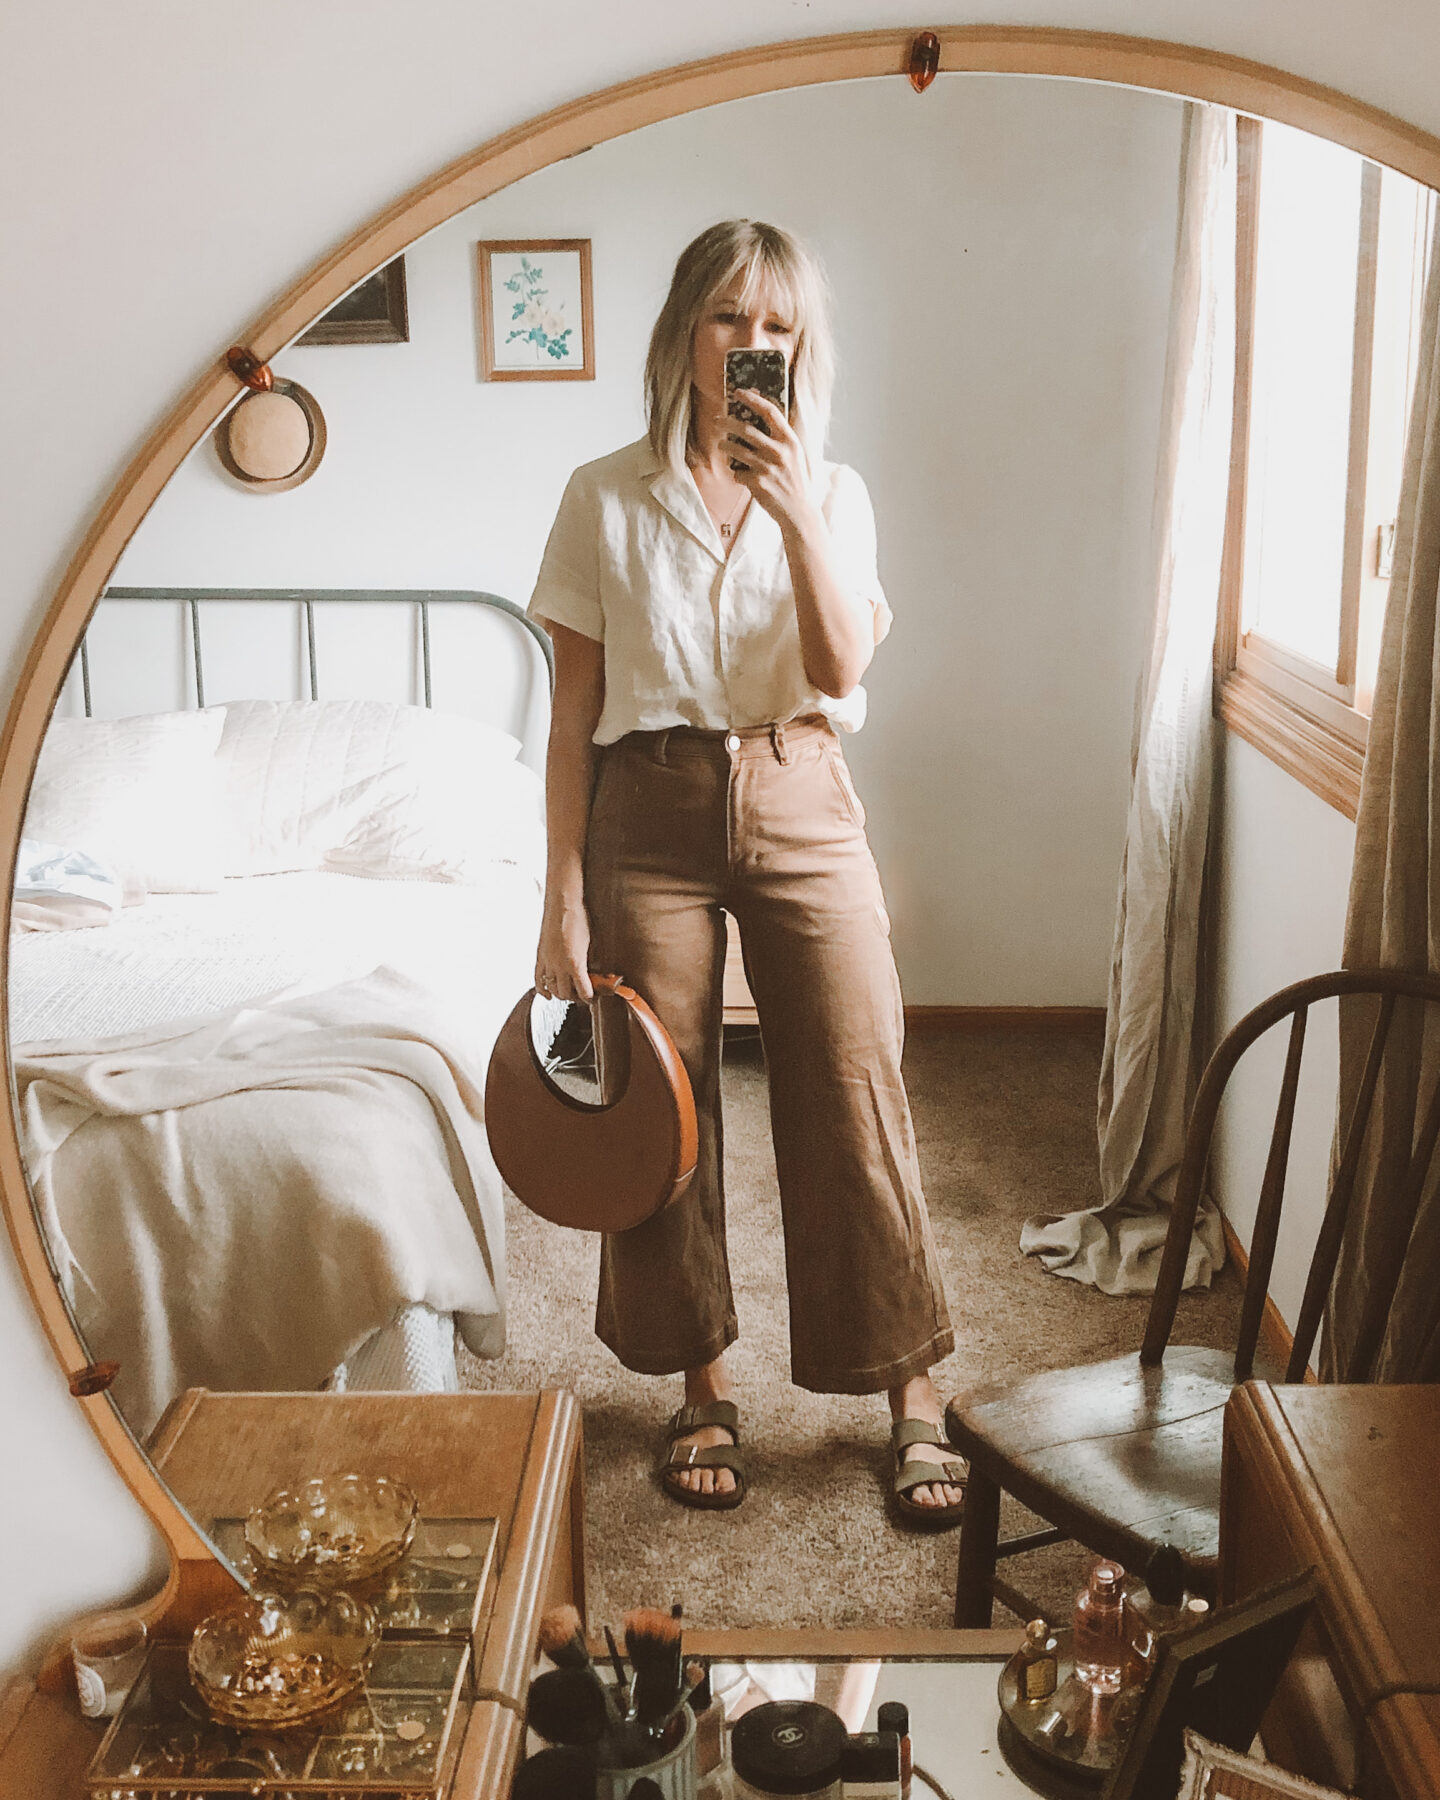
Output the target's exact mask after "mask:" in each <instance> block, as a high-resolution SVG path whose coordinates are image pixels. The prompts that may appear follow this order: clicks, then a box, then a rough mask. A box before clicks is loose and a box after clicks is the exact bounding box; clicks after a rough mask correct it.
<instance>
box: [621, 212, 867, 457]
mask: <svg viewBox="0 0 1440 1800" xmlns="http://www.w3.org/2000/svg"><path fill="white" fill-rule="evenodd" d="M721 299H729V300H732V301H733V302H734V303H735V305H736V307H737V309H742V310H744V311H745V312H747V313H749V312H755V311H758V310H759V309H760V307H761V306H762V305H763V306H765V307H766V308H769V309H771V310H773V312H774V313H775V315H776V317H777V318H782V319H783V320H784V322H785V324H786V326H787V327H788V329H789V331H790V333H791V334H792V344H791V358H790V419H791V423H792V424H793V425H794V427H795V429H796V431H797V433H798V434H799V436H800V438H801V440H802V442H803V443H804V445H805V449H806V454H807V455H808V456H809V458H810V459H811V461H812V463H813V462H814V461H816V460H817V459H818V458H819V457H820V456H821V455H822V454H823V451H824V444H825V432H826V427H827V426H828V424H829V418H830V394H831V389H832V386H833V384H834V379H835V366H834V351H833V346H832V343H831V337H830V319H829V310H830V308H829V292H828V289H827V286H826V282H825V275H824V271H823V270H822V269H821V267H820V265H819V263H818V262H817V260H816V258H815V257H814V255H813V254H812V253H811V252H810V251H809V250H808V249H807V248H806V247H805V245H804V244H803V243H802V242H801V241H800V239H799V238H796V237H794V236H792V235H791V233H790V232H788V231H785V230H783V229H781V227H779V226H777V225H766V224H762V223H761V222H760V221H759V220H757V219H722V220H721V221H720V223H719V224H717V225H712V226H710V228H709V229H708V230H707V231H702V232H701V233H700V235H699V237H697V238H696V239H694V241H693V242H692V243H690V244H687V245H686V247H685V249H684V250H682V251H681V253H680V259H679V261H678V262H677V263H676V265H675V273H674V275H673V276H672V277H671V281H670V292H669V293H668V294H667V295H666V297H665V304H664V305H663V306H662V307H661V309H660V316H659V318H657V319H656V321H655V328H654V330H653V331H652V332H651V334H650V349H649V352H648V354H647V355H646V358H645V415H646V423H647V425H648V427H649V437H650V442H651V444H652V445H653V447H654V449H655V451H656V452H657V454H658V455H660V456H661V457H662V458H663V459H664V460H665V461H667V462H668V463H669V464H670V466H671V467H672V468H674V469H683V468H684V466H685V454H686V450H687V447H688V445H689V442H690V417H691V387H690V357H691V345H692V341H693V338H694V334H695V330H696V327H697V326H698V324H699V323H700V320H701V319H702V318H703V317H704V316H705V314H706V313H707V312H708V311H709V310H710V309H711V308H712V307H714V306H715V304H716V302H717V301H720V300H721Z"/></svg>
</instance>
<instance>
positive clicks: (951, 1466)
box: [890, 1419, 969, 1531]
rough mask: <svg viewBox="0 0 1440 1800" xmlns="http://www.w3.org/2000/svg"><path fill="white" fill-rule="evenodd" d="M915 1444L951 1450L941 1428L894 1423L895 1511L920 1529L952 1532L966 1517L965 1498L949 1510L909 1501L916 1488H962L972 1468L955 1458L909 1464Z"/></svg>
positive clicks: (922, 1423)
mask: <svg viewBox="0 0 1440 1800" xmlns="http://www.w3.org/2000/svg"><path fill="white" fill-rule="evenodd" d="M912 1444H929V1445H932V1446H933V1447H934V1448H935V1449H937V1450H948V1449H949V1445H948V1444H947V1443H946V1442H945V1439H944V1437H943V1436H942V1435H941V1431H940V1427H939V1426H938V1425H932V1424H931V1423H930V1421H929V1420H928V1419H897V1420H896V1421H895V1423H894V1424H893V1425H892V1426H891V1427H890V1457H891V1463H892V1466H893V1469H894V1482H893V1486H892V1492H893V1494H894V1496H895V1505H896V1508H897V1509H898V1510H899V1511H900V1512H901V1513H903V1515H904V1516H905V1517H906V1518H907V1519H910V1520H913V1522H914V1523H915V1524H917V1525H924V1526H927V1527H928V1528H929V1529H930V1530H931V1531H949V1530H950V1529H951V1528H952V1527H953V1526H956V1525H958V1524H959V1523H960V1520H961V1517H962V1516H963V1514H964V1511H965V1497H964V1495H963V1494H962V1495H961V1497H960V1498H959V1499H958V1500H955V1501H952V1502H951V1503H950V1504H949V1505H948V1506H922V1505H921V1504H920V1502H919V1501H918V1500H912V1499H911V1498H910V1491H911V1489H912V1488H917V1487H941V1486H943V1487H958V1488H963V1487H964V1485H965V1481H966V1477H967V1476H968V1475H969V1468H968V1467H967V1465H966V1464H965V1462H964V1461H963V1460H961V1459H960V1458H958V1457H956V1456H953V1455H951V1456H947V1457H945V1458H943V1459H942V1460H941V1461H939V1462H928V1461H924V1462H922V1461H921V1460H920V1459H919V1458H918V1457H916V1458H914V1459H912V1460H911V1461H909V1462H907V1461H906V1460H905V1452H906V1451H907V1450H908V1449H909V1448H910V1446H911V1445H912Z"/></svg>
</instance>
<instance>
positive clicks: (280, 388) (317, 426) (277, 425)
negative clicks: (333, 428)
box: [215, 370, 325, 493]
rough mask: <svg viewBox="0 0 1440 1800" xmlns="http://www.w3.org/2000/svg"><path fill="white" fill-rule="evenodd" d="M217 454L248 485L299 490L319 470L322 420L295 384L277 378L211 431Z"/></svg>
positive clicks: (309, 396)
mask: <svg viewBox="0 0 1440 1800" xmlns="http://www.w3.org/2000/svg"><path fill="white" fill-rule="evenodd" d="M266 373H267V374H268V373H269V371H268V370H267V371H266ZM215 450H216V453H217V454H218V456H219V458H220V461H221V462H222V463H223V464H224V465H225V467H226V469H227V470H228V471H229V473H230V474H231V475H233V476H234V477H235V479H236V480H237V481H240V482H243V483H244V485H245V486H246V487H249V488H259V489H263V490H265V491H266V492H267V493H281V492H283V491H284V490H285V489H286V488H293V487H299V485H300V483H301V482H302V481H308V480H309V479H310V477H311V476H312V475H313V474H314V473H315V471H316V469H317V468H319V466H320V458H321V457H322V456H323V455H324V454H325V416H324V414H323V413H322V412H321V411H320V408H319V406H318V404H317V403H316V400H315V397H314V395H313V394H311V393H309V392H308V391H307V390H306V389H305V388H303V387H301V386H300V384H299V382H297V381H284V380H282V379H281V378H280V377H279V376H278V375H275V376H272V377H271V379H270V384H269V386H268V387H257V388H256V389H255V390H254V391H253V392H252V393H249V394H247V395H246V396H245V398H244V399H243V400H241V402H240V404H239V405H238V406H234V407H232V408H231V409H230V411H229V412H228V413H226V415H225V417H224V418H223V419H222V420H221V421H220V423H219V424H218V425H217V426H216V427H215Z"/></svg>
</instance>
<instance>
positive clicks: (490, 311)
mask: <svg viewBox="0 0 1440 1800" xmlns="http://www.w3.org/2000/svg"><path fill="white" fill-rule="evenodd" d="M475 252H476V256H477V258H478V269H479V289H478V293H479V309H480V374H481V379H482V380H484V381H593V380H594V379H595V324H594V314H595V309H594V304H593V301H592V298H591V281H590V239H589V238H492V239H488V240H486V241H485V242H482V243H478V244H477V245H476V246H475ZM556 254H561V255H566V256H572V255H573V256H576V257H578V258H579V268H578V278H577V280H576V282H575V286H574V290H573V291H574V293H575V294H576V296H577V298H578V302H579V308H580V320H579V333H580V360H579V361H578V362H577V361H575V360H574V349H573V345H572V346H569V347H567V350H566V354H565V357H564V359H563V362H562V360H561V358H559V357H557V356H555V355H554V353H553V351H551V350H548V349H547V346H546V340H545V336H544V332H543V329H542V328H541V327H539V326H538V325H537V326H536V327H535V329H536V330H537V331H538V332H539V333H540V335H539V337H538V339H537V341H536V348H535V349H534V351H532V352H531V354H533V355H534V356H535V357H536V361H535V363H534V364H533V366H532V365H530V364H526V365H524V366H522V365H521V364H520V363H519V360H518V358H516V357H515V356H514V355H513V354H511V355H508V356H507V354H506V346H505V343H504V341H503V340H502V341H500V342H498V343H497V331H496V324H495V310H496V306H497V303H498V302H499V299H500V296H499V295H498V294H497V292H496V288H495V270H494V267H493V263H494V259H495V258H496V257H497V256H507V257H518V258H520V259H521V260H522V263H524V262H526V261H527V260H528V259H529V258H530V257H532V256H533V257H535V258H536V259H537V261H538V260H539V259H541V258H544V257H546V256H555V255H556ZM544 294H545V290H544V289H543V288H541V287H539V286H538V285H537V286H536V287H535V289H534V295H535V298H536V299H537V300H543V298H544ZM526 298H527V296H526V295H525V294H523V293H520V292H519V291H518V290H517V292H516V293H515V295H514V297H513V299H512V300H511V301H509V302H507V303H506V304H507V306H509V307H510V309H511V310H513V311H514V312H515V314H516V321H517V324H518V323H519V313H520V308H521V306H522V305H523V304H524V303H525V300H526ZM575 329H576V327H575V326H574V325H573V324H571V325H570V326H569V327H568V329H567V332H566V335H567V336H569V335H570V333H571V332H573V331H574V330H575ZM547 353H548V354H550V355H551V356H552V364H551V366H549V367H546V366H545V365H544V364H542V363H541V362H540V361H539V360H538V359H539V357H540V356H541V355H544V354H547Z"/></svg>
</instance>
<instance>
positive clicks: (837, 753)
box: [825, 744, 865, 831]
mask: <svg viewBox="0 0 1440 1800" xmlns="http://www.w3.org/2000/svg"><path fill="white" fill-rule="evenodd" d="M825 760H826V762H827V763H828V764H829V765H830V773H831V775H832V777H833V778H834V781H835V785H836V787H837V788H839V790H840V798H841V799H842V800H843V801H844V802H845V810H846V812H848V813H849V815H850V819H851V822H852V823H853V824H855V825H858V826H859V827H860V829H861V830H862V831H863V830H864V829H865V808H864V807H863V806H862V805H861V804H860V796H859V795H858V794H857V793H856V792H855V783H854V782H853V781H852V780H851V779H850V768H849V765H848V764H847V763H846V761H845V752H844V751H843V750H842V749H841V748H840V746H839V745H838V744H835V745H833V746H831V745H827V746H826V753H825Z"/></svg>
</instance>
